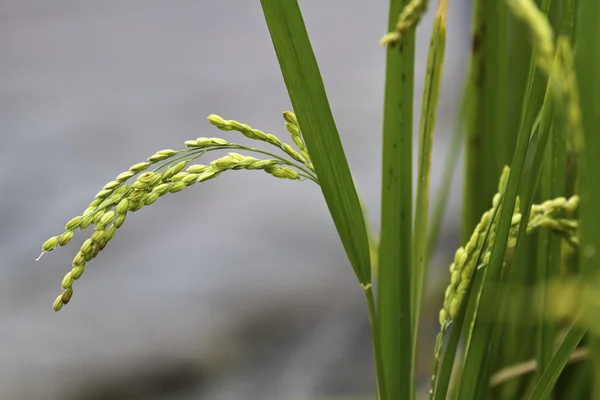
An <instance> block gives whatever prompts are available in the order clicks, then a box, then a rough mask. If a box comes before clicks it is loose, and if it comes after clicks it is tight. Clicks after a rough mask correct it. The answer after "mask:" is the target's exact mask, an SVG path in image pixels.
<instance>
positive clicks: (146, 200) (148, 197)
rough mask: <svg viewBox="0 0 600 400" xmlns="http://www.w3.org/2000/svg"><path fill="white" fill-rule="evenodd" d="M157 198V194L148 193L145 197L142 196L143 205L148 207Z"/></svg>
mask: <svg viewBox="0 0 600 400" xmlns="http://www.w3.org/2000/svg"><path fill="white" fill-rule="evenodd" d="M159 197H160V196H159V195H158V193H155V192H151V193H148V194H147V195H146V196H144V205H146V206H149V205H150V204H152V203H154V202H155V201H156V200H157V199H158V198H159Z"/></svg>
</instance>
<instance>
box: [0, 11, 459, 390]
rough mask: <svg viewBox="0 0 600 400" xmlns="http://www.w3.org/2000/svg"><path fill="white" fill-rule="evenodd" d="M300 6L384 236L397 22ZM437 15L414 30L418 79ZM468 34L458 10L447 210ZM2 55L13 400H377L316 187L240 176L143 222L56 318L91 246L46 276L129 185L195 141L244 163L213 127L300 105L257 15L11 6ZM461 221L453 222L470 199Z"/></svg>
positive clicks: (3, 199) (90, 273)
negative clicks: (84, 226) (153, 162)
mask: <svg viewBox="0 0 600 400" xmlns="http://www.w3.org/2000/svg"><path fill="white" fill-rule="evenodd" d="M301 6H302V8H303V12H304V14H305V19H306V23H307V25H308V31H309V33H310V34H311V38H312V41H313V46H314V48H315V52H316V55H317V59H318V60H319V62H320V66H321V69H322V73H323V77H324V80H325V84H326V86H327V89H328V94H329V98H330V101H331V105H332V108H333V111H334V115H335V117H336V119H337V123H338V128H339V130H340V132H341V135H342V140H343V142H344V144H345V146H346V151H347V156H348V158H349V162H350V165H351V168H352V170H353V172H354V175H355V179H356V182H357V185H358V187H359V188H360V190H361V192H362V194H363V196H364V198H365V200H366V203H367V205H368V207H369V211H370V215H371V217H372V218H371V219H372V222H373V226H374V227H375V228H376V227H377V219H378V218H377V216H378V212H379V211H378V201H379V184H380V181H379V177H378V175H379V173H378V170H379V165H380V152H381V148H380V145H381V139H380V131H381V129H380V127H381V114H382V110H381V104H382V93H383V68H384V50H383V49H382V48H381V47H380V46H379V45H378V41H379V38H380V37H381V35H382V34H383V33H385V27H386V19H387V16H386V14H387V4H386V2H364V1H362V2H361V1H348V0H325V1H323V0H306V1H302V2H301ZM432 8H433V6H432ZM431 14H432V12H430V13H429V15H428V17H427V18H426V21H425V23H424V24H423V25H422V27H421V28H420V30H419V32H420V33H421V35H420V37H419V50H418V62H419V66H421V67H422V66H423V65H424V61H425V57H426V52H427V43H428V34H429V32H430V26H431ZM467 21H468V12H467V7H466V5H465V4H462V3H460V2H456V4H451V9H450V16H449V22H448V26H449V30H448V40H449V44H448V48H447V51H446V69H445V72H444V83H443V88H442V100H441V104H440V112H439V114H438V127H439V129H438V131H437V133H436V135H437V139H439V142H437V143H436V146H437V147H436V152H435V154H434V176H433V177H432V185H433V187H434V188H435V187H436V186H437V183H438V182H439V179H440V175H441V172H442V166H443V154H444V151H445V147H446V142H447V138H448V136H449V131H450V129H451V127H452V124H453V120H454V117H455V114H456V110H457V107H458V99H459V92H460V89H461V82H462V78H463V75H464V63H465V58H466V54H467V52H468V45H467V41H468V39H467V38H468V23H467ZM0 53H1V54H2V57H0V132H1V134H2V146H1V147H0V166H1V168H0V171H2V172H1V173H0V190H1V191H0V193H1V196H0V223H1V225H2V229H1V230H0V266H1V268H2V270H1V273H2V279H1V280H0V285H1V289H2V290H1V291H0V293H1V294H0V296H2V298H1V301H0V313H1V314H0V315H1V317H0V319H1V321H2V323H1V325H0V359H2V360H3V362H2V363H1V364H0V398H1V399H31V400H35V399H42V398H43V399H59V398H60V399H83V398H89V399H119V398H121V399H153V398H154V399H159V398H161V399H162V398H165V399H167V398H168V399H176V398H180V399H194V398H203V399H257V398H262V399H268V398H298V399H302V398H305V399H308V398H310V397H312V396H316V395H318V394H344V393H352V392H354V393H370V392H372V390H373V388H374V382H373V379H372V361H371V351H370V343H369V332H368V325H367V320H366V309H365V307H364V304H363V299H362V294H361V291H360V289H359V288H358V287H357V285H356V283H355V278H354V276H353V273H352V271H351V268H350V266H349V265H348V263H347V261H346V260H345V258H344V254H343V250H342V247H341V245H340V243H339V240H338V239H337V237H336V233H335V229H334V227H333V224H332V223H331V221H330V219H329V217H328V213H327V208H326V206H325V204H324V202H323V200H322V198H321V197H320V191H319V189H318V188H317V187H316V185H314V184H312V183H311V182H302V183H299V182H288V181H279V180H275V179H272V178H270V177H269V176H267V175H266V174H263V173H260V172H236V173H233V172H232V173H229V174H228V175H227V174H226V175H223V176H222V177H220V178H219V179H218V180H215V181H210V182H207V183H204V184H202V185H200V186H194V187H193V188H190V189H189V190H186V191H184V192H181V193H179V194H177V195H176V196H166V197H165V198H162V199H161V200H160V201H159V202H157V203H156V204H155V205H153V206H152V208H151V209H147V210H146V209H144V210H142V211H141V212H139V213H136V214H134V215H131V216H130V217H128V221H127V223H126V224H125V225H124V227H123V228H122V229H121V230H120V231H119V232H118V233H117V236H116V238H115V240H114V241H113V242H111V244H110V245H109V246H108V247H107V248H106V249H105V250H104V251H103V252H102V255H101V256H100V257H99V258H98V259H96V260H94V262H93V263H92V264H90V266H89V268H87V270H86V273H85V275H84V277H83V278H82V279H81V280H80V281H78V282H77V284H76V288H75V290H76V291H75V295H74V298H73V300H72V302H71V303H70V304H69V305H68V307H66V308H65V309H63V310H62V311H61V312H60V313H57V314H55V313H53V312H52V309H51V305H52V302H53V300H54V298H55V296H56V295H58V294H59V293H60V281H61V279H62V277H63V275H64V273H66V272H67V271H68V270H69V268H70V262H71V259H72V257H73V256H74V254H75V253H76V250H77V246H78V245H79V244H80V243H81V242H82V241H83V240H84V239H85V235H79V236H76V239H74V241H73V244H72V245H70V246H69V247H67V248H66V249H61V250H59V251H56V252H53V253H50V254H47V255H45V256H44V257H43V258H42V259H41V261H40V262H37V263H34V261H33V260H34V259H35V257H37V255H38V254H39V248H40V245H41V243H43V242H44V241H45V240H46V239H47V238H48V237H50V236H52V235H55V234H58V233H60V232H61V229H62V227H63V225H64V223H65V222H66V221H67V220H69V219H70V218H71V217H72V216H74V215H77V214H78V213H79V212H81V211H82V210H83V209H84V208H86V206H87V204H88V203H89V202H90V201H91V199H92V198H93V195H94V194H95V193H96V192H97V191H98V190H99V189H100V188H101V187H102V186H103V184H104V183H106V182H107V181H109V180H111V179H112V178H113V177H114V176H116V175H117V174H118V173H120V172H122V171H124V170H126V169H127V168H128V167H129V166H130V165H131V164H133V163H135V162H137V161H142V160H144V159H145V158H146V157H148V156H149V155H151V154H153V153H154V152H155V151H156V150H159V149H162V148H176V149H177V148H180V147H181V146H182V144H183V142H184V141H185V140H187V139H191V138H196V137H198V136H219V135H221V136H224V137H226V138H228V139H231V140H235V141H237V142H244V140H243V138H240V135H236V134H233V133H221V132H219V131H217V130H215V129H214V128H212V127H211V126H210V125H209V124H208V123H207V122H206V116H207V115H208V114H210V113H218V114H220V115H222V116H223V117H225V118H231V119H237V120H240V121H243V122H246V123H248V124H250V125H252V126H254V127H256V128H259V129H262V130H264V131H268V132H274V133H277V134H279V135H284V132H285V131H284V129H283V124H282V119H281V111H283V110H286V109H290V105H289V100H288V99H287V95H286V92H285V87H284V85H283V81H282V79H281V76H280V73H279V71H278V66H277V61H276V58H275V55H274V52H273V49H272V45H271V42H270V39H269V37H268V32H267V29H266V26H265V24H264V19H263V16H262V13H261V9H260V6H259V4H258V2H250V1H247V0H245V1H244V0H228V1H222V0H204V1H189V0H188V1H185V0H172V1H168V2H167V1H160V0H146V1H141V0H130V1H116V0H104V1H91V0H90V1H82V0H78V1H75V0H55V1H52V2H48V1H42V0H4V1H3V2H2V4H1V5H0ZM417 70H418V71H420V72H418V73H417V90H416V93H417V94H418V96H417V99H419V100H417V102H416V105H417V107H416V108H417V112H418V109H419V105H420V93H421V90H422V84H421V82H422V78H423V73H422V68H420V69H419V68H418V69H417ZM415 125H416V124H415ZM449 201H450V206H451V209H452V210H456V209H457V207H458V193H457V192H456V191H455V193H453V195H452V197H451V198H450V199H449ZM455 214H456V213H454V212H451V213H450V215H449V218H448V221H447V224H446V227H447V228H446V230H445V232H446V234H445V237H444V238H443V240H444V243H445V244H446V245H447V247H448V248H452V247H454V245H455V242H456V239H455V238H454V236H453V234H452V232H454V231H453V229H452V227H453V226H454V224H455V223H456V220H457V218H456V215H455ZM427 351H428V350H427ZM200 396H201V397H200Z"/></svg>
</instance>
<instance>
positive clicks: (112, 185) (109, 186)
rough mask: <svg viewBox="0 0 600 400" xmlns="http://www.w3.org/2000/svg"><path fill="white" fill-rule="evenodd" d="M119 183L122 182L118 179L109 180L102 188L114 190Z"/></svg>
mask: <svg viewBox="0 0 600 400" xmlns="http://www.w3.org/2000/svg"><path fill="white" fill-rule="evenodd" d="M121 183H123V182H120V181H117V180H115V181H110V182H108V183H107V184H106V185H104V187H103V188H102V189H106V190H114V189H116V188H117V187H119V185H121Z"/></svg>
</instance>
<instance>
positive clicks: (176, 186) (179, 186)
mask: <svg viewBox="0 0 600 400" xmlns="http://www.w3.org/2000/svg"><path fill="white" fill-rule="evenodd" d="M186 186H187V185H186V184H185V182H174V183H172V184H171V186H170V187H169V192H170V193H177V192H181V191H182V190H183V189H185V187H186Z"/></svg>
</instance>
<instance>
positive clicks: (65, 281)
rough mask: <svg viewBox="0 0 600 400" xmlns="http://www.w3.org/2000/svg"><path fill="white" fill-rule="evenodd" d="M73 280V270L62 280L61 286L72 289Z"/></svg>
mask: <svg viewBox="0 0 600 400" xmlns="http://www.w3.org/2000/svg"><path fill="white" fill-rule="evenodd" d="M73 281H74V279H73V278H72V277H71V272H67V274H66V275H65V277H64V278H63V280H62V282H61V287H62V288H63V289H70V288H71V287H73Z"/></svg>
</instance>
